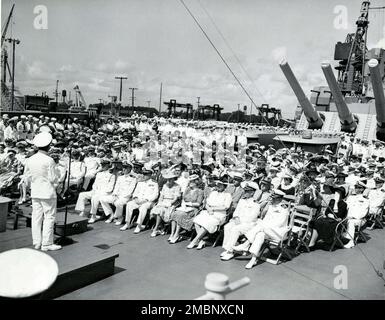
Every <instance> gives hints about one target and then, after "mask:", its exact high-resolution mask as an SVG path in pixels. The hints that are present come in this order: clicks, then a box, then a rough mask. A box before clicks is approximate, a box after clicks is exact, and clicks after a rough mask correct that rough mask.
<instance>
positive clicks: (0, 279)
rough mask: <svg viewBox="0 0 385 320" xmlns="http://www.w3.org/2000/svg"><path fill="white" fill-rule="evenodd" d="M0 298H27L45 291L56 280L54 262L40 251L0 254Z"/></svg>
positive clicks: (24, 250)
mask: <svg viewBox="0 0 385 320" xmlns="http://www.w3.org/2000/svg"><path fill="white" fill-rule="evenodd" d="M0 266H1V268H0V269H1V272H0V296H2V297H6V298H27V297H32V296H35V295H38V294H40V293H42V292H44V291H45V290H47V289H48V288H49V287H50V286H51V285H52V284H53V283H54V282H55V280H56V278H57V276H58V273H59V268H58V265H57V263H56V261H55V260H54V259H53V258H52V257H50V256H49V255H48V254H45V253H43V252H41V251H37V250H33V249H28V248H22V249H14V250H9V251H5V252H3V253H1V254H0Z"/></svg>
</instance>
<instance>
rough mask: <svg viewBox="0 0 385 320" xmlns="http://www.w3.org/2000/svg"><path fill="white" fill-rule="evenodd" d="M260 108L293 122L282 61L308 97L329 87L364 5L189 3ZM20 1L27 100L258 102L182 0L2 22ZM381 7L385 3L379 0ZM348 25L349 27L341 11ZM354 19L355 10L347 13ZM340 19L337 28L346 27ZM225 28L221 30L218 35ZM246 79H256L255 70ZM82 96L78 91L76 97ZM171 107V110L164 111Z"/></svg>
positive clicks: (66, 8)
mask: <svg viewBox="0 0 385 320" xmlns="http://www.w3.org/2000/svg"><path fill="white" fill-rule="evenodd" d="M184 1H185V3H186V5H187V6H188V7H189V8H190V10H191V11H192V12H193V14H194V15H195V17H196V19H197V20H198V21H199V23H200V24H201V25H202V28H203V29H204V30H205V32H206V33H207V34H208V36H209V37H210V39H211V41H212V42H213V43H214V44H215V46H216V47H217V49H218V50H219V51H220V52H221V54H222V55H223V57H224V59H225V60H226V62H227V63H228V65H229V66H230V67H231V69H232V70H233V72H234V74H235V75H236V76H237V77H238V79H239V80H240V81H241V83H242V84H243V86H244V87H245V88H246V90H247V92H248V93H249V94H250V96H252V98H253V100H254V102H255V103H256V104H257V105H260V104H262V103H269V104H270V106H271V107H277V108H280V109H281V110H282V114H283V116H284V117H289V118H293V114H294V111H295V108H296V106H297V99H296V97H295V96H294V94H293V92H292V91H291V88H290V87H289V85H288V83H287V82H286V79H285V77H284V75H283V74H282V72H281V70H280V68H279V65H278V61H279V59H280V58H282V57H285V58H286V59H287V60H288V62H289V64H290V65H291V67H292V69H293V70H294V73H295V74H296V76H297V78H298V80H299V82H300V83H301V85H302V87H303V89H304V91H305V93H307V94H310V90H311V89H312V88H313V87H314V86H319V85H326V80H325V79H324V77H323V74H322V71H321V67H320V65H321V62H323V61H325V60H329V61H331V62H332V63H333V64H334V63H335V62H334V61H333V55H334V46H335V43H336V42H338V41H342V42H343V41H344V40H345V38H346V34H347V33H350V32H354V31H355V21H356V20H357V18H358V15H359V11H360V7H361V2H362V1H361V0H328V1H318V0H291V1H282V0H270V1H267V0H184ZM13 3H16V6H15V11H14V19H13V21H12V24H11V26H10V28H9V30H8V33H7V36H8V37H9V36H11V37H13V38H18V39H20V41H21V43H20V44H19V45H17V47H16V60H15V61H16V72H15V74H16V75H15V83H16V86H17V88H18V89H19V91H20V92H21V93H22V94H32V95H33V94H41V93H42V92H47V94H48V95H50V96H53V92H54V90H55V86H56V80H59V91H60V92H61V90H63V89H66V90H67V91H70V90H72V89H73V87H74V86H75V85H79V87H80V90H81V91H82V93H83V95H84V97H85V100H86V102H87V103H88V104H91V103H98V102H99V99H103V100H109V98H108V96H109V95H119V81H118V80H115V79H114V78H115V77H116V76H126V77H127V78H128V79H127V80H124V81H123V97H122V101H123V105H129V104H131V91H130V90H129V88H130V87H136V88H138V90H137V91H135V96H136V101H135V105H142V106H147V105H148V103H147V101H151V102H150V105H151V106H154V107H156V108H158V107H159V91H160V84H161V83H163V97H162V98H163V101H169V100H170V99H176V100H177V102H180V103H192V104H193V105H194V106H196V105H197V97H200V103H201V104H211V105H212V104H215V103H218V104H219V105H221V106H222V107H224V111H225V112H228V111H234V110H236V109H237V105H238V104H240V105H241V106H243V105H248V110H249V111H250V100H249V99H248V97H247V95H246V94H245V93H244V92H243V90H242V89H241V87H240V86H239V84H238V83H237V81H236V80H235V78H234V77H233V75H232V74H231V73H230V72H229V70H228V69H227V68H226V66H225V64H224V63H223V62H222V60H221V59H220V58H219V56H218V54H217V53H216V52H215V50H214V49H213V47H212V46H211V45H210V43H209V41H208V40H207V39H206V38H205V37H204V34H203V33H202V31H201V30H200V29H199V28H198V27H197V25H196V24H195V22H194V20H193V19H192V18H191V16H190V15H189V14H188V12H187V11H186V9H185V8H184V7H183V5H182V4H181V0H109V1H101V0H65V1H64V0H18V1H17V2H16V1H15V0H2V4H1V9H2V10H1V18H2V20H1V24H2V26H3V25H4V21H5V19H6V18H7V16H8V13H9V10H10V8H11V6H12V4H13ZM371 3H372V6H382V5H384V4H385V3H384V0H372V1H371ZM38 5H44V6H46V8H47V12H48V14H47V17H48V25H47V29H36V28H35V27H34V20H35V18H36V17H37V14H35V13H34V8H35V7H36V6H38ZM336 6H344V7H345V8H346V13H347V22H348V23H347V24H346V25H345V26H344V25H339V27H338V26H337V27H336V24H335V22H336V21H340V20H338V18H339V16H340V15H339V13H341V11H339V12H338V13H336V11H335V10H337V9H338V8H340V7H336ZM344 12H345V11H344ZM336 19H337V20H336ZM370 21H371V22H370V26H369V28H370V29H369V33H368V45H369V47H372V46H376V45H382V46H383V47H384V48H385V29H384V22H385V19H384V11H383V10H382V11H371V12H370ZM218 30H219V31H218ZM245 71H246V72H245ZM72 95H74V92H73V90H72ZM164 108H165V106H162V110H164Z"/></svg>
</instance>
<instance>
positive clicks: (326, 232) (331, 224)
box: [313, 199, 348, 243]
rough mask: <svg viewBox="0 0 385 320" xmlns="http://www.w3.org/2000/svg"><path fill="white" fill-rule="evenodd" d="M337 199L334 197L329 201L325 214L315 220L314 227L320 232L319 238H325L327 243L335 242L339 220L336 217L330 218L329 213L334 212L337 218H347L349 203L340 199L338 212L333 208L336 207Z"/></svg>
mask: <svg viewBox="0 0 385 320" xmlns="http://www.w3.org/2000/svg"><path fill="white" fill-rule="evenodd" d="M334 204H335V200H334V199H332V200H330V202H329V206H328V207H327V208H326V210H325V216H320V217H319V218H318V219H316V220H315V221H314V225H313V228H314V229H315V230H317V232H318V239H322V240H324V241H325V242H326V243H331V242H333V239H334V233H335V229H336V226H337V224H338V223H339V221H338V220H336V219H334V218H329V217H328V216H327V215H328V214H333V215H334V216H335V217H336V218H340V219H345V218H346V216H347V214H348V209H347V204H346V202H345V201H343V200H340V201H338V204H337V207H338V210H337V212H333V211H332V208H333V207H334Z"/></svg>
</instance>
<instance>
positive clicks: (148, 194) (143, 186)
mask: <svg viewBox="0 0 385 320" xmlns="http://www.w3.org/2000/svg"><path fill="white" fill-rule="evenodd" d="M158 196H159V185H158V183H157V182H155V181H154V180H152V179H150V180H147V181H139V182H138V183H137V185H136V188H135V191H134V193H133V195H132V198H138V200H139V201H144V202H143V203H142V204H140V205H138V204H137V203H136V201H135V200H132V201H129V202H128V203H127V206H126V223H127V224H129V223H130V221H129V220H130V217H131V216H132V212H133V211H134V210H135V209H139V216H138V219H137V222H138V226H140V225H142V223H143V221H144V218H145V217H146V215H147V211H148V210H149V209H151V208H152V207H153V205H154V203H155V200H156V199H157V198H158Z"/></svg>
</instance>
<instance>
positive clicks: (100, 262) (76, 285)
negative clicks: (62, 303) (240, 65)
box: [0, 228, 119, 299]
mask: <svg viewBox="0 0 385 320" xmlns="http://www.w3.org/2000/svg"><path fill="white" fill-rule="evenodd" d="M22 247H32V236H31V229H29V228H24V229H19V230H14V231H7V232H5V233H2V234H0V252H3V251H6V250H11V249H17V248H22ZM47 254H49V255H50V256H51V257H53V258H54V259H55V260H56V262H57V263H58V266H59V275H58V278H57V279H56V282H55V283H54V284H53V286H52V287H51V288H50V289H49V290H48V291H46V292H45V293H44V295H43V296H42V297H41V298H43V299H54V298H57V297H60V296H61V295H63V294H66V293H70V292H72V291H75V290H77V289H80V288H82V287H84V286H87V285H89V284H92V283H95V282H97V281H99V280H101V279H104V278H107V277H109V276H111V275H113V274H114V270H115V259H116V258H117V257H119V254H118V253H117V252H115V251H110V250H103V249H99V248H96V247H94V246H92V245H90V243H88V244H82V243H81V242H75V243H74V244H72V245H69V246H66V247H63V248H62V249H61V250H58V251H48V252H47ZM26 267H28V266H26ZM0 269H1V267H0Z"/></svg>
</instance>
